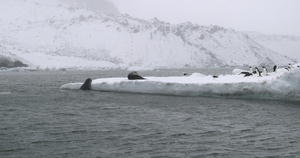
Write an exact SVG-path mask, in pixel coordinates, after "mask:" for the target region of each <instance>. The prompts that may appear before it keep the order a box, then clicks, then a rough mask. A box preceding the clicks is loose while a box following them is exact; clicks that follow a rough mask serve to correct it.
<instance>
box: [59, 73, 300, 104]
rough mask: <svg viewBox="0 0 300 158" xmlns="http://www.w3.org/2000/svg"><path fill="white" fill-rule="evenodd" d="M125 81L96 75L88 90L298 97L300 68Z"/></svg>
mask: <svg viewBox="0 0 300 158" xmlns="http://www.w3.org/2000/svg"><path fill="white" fill-rule="evenodd" d="M145 78H146V80H128V79H127V78H125V77H119V78H100V79H95V80H93V81H92V90H98V91H112V92H131V93H146V94H164V95H179V96H215V95H217V96H223V95H225V96H227V95H232V96H248V97H258V98H264V97H265V98H266V97H267V98H271V99H273V98H274V99H275V98H280V99H282V98H287V97H288V98H295V99H296V100H297V98H299V96H300V69H297V68H296V69H294V70H292V71H287V70H285V69H278V71H277V72H276V73H275V72H272V73H269V74H268V75H267V76H264V75H263V76H262V77H258V75H256V74H254V75H253V76H249V77H244V75H239V74H234V75H231V74H227V75H219V76H218V78H213V76H211V75H208V76H207V75H203V74H200V73H194V74H192V75H190V76H173V77H145ZM82 84H83V83H82V82H80V83H68V84H65V85H63V86H61V89H79V88H80V86H81V85H82Z"/></svg>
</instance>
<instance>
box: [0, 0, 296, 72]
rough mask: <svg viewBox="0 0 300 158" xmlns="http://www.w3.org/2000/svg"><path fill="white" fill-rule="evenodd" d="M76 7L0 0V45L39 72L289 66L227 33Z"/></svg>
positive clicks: (283, 59)
mask: <svg viewBox="0 0 300 158" xmlns="http://www.w3.org/2000/svg"><path fill="white" fill-rule="evenodd" d="M66 2H68V3H66ZM75 2H76V0H69V1H66V0H65V1H62V0H51V1H46V0H30V1H20V0H1V1H0V3H1V5H0V45H1V46H2V47H3V48H5V49H7V50H8V51H9V52H10V53H11V54H14V55H15V56H18V58H19V59H20V60H21V61H22V62H24V63H26V64H29V65H31V66H37V67H40V68H53V67H56V68H81V69H82V68H128V67H145V68H162V67H164V68H170V67H172V68H174V67H204V66H227V65H230V66H234V65H273V64H278V65H286V64H287V63H290V62H292V63H293V62H294V61H292V60H291V59H290V58H288V57H285V56H282V55H280V54H278V53H276V52H274V51H272V50H270V49H268V48H266V47H263V46H261V45H260V44H258V43H256V42H255V41H253V40H251V39H250V38H249V37H248V36H247V35H246V34H243V33H239V32H235V31H234V30H231V29H225V28H222V27H219V26H199V25H197V24H191V23H183V24H180V25H173V24H169V23H166V22H162V21H159V20H158V19H153V20H151V21H145V20H141V19H136V18H133V17H130V16H128V15H118V14H104V13H99V10H98V11H95V10H94V9H91V8H90V7H88V6H89V5H87V4H85V5H82V4H80V3H75ZM87 2H89V1H87ZM90 2H91V3H92V2H93V1H92V0H91V1H90ZM103 2H105V4H110V3H106V2H107V1H103ZM74 4H76V6H77V7H74ZM110 5H113V4H110ZM111 8H114V6H112V7H111ZM100 10H101V9H100ZM1 53H2V52H0V54H1Z"/></svg>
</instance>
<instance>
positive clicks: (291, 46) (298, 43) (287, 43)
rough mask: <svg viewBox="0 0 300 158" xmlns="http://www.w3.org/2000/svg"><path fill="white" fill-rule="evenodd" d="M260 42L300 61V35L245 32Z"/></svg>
mask: <svg viewBox="0 0 300 158" xmlns="http://www.w3.org/2000/svg"><path fill="white" fill-rule="evenodd" d="M245 33H246V34H248V35H249V37H251V38H252V39H254V40H255V41H256V42H258V43H259V44H261V45H263V46H265V47H268V48H270V49H272V50H274V51H276V52H279V53H281V54H286V55H288V56H289V57H292V58H293V59H297V60H298V62H300V37H299V36H290V35H266V34H262V33H258V32H245Z"/></svg>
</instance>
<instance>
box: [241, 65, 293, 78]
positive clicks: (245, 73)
mask: <svg viewBox="0 0 300 158" xmlns="http://www.w3.org/2000/svg"><path fill="white" fill-rule="evenodd" d="M298 67H299V66H298ZM277 69H278V67H277V65H275V66H274V67H273V72H276V71H277ZM285 69H286V70H288V71H291V70H292V69H294V67H293V65H291V64H289V65H288V67H286V68H285ZM261 73H263V74H264V75H265V76H268V70H267V68H266V67H265V66H263V71H260V70H259V69H258V68H257V67H255V70H254V71H253V69H252V67H251V66H250V67H249V71H248V72H241V74H244V75H245V76H244V77H248V76H253V74H258V76H259V77H262V75H261Z"/></svg>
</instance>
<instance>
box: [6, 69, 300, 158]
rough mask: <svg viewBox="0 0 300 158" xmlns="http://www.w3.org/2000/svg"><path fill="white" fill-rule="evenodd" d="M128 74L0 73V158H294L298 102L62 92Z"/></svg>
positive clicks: (299, 145)
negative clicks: (76, 84) (67, 85)
mask: <svg viewBox="0 0 300 158" xmlns="http://www.w3.org/2000/svg"><path fill="white" fill-rule="evenodd" d="M182 71H183V70H172V71H171V70H160V71H148V72H141V73H140V74H143V75H144V76H147V75H152V76H153V75H156V76H168V75H181V74H182ZM185 71H187V72H189V71H190V72H192V71H194V70H185ZM222 71H225V70H222ZM228 71H229V70H228ZM212 72H213V73H216V74H218V73H219V70H214V71H211V70H210V71H207V72H204V73H212ZM127 74H128V71H122V70H114V71H65V72H63V71H52V72H0V157H1V158H10V157H30V158H32V157H46V158H52V157H109V158H113V157H136V158H141V157H295V158H296V157H300V103H299V102H296V101H288V100H264V99H260V100H257V99H253V98H252V99H242V98H232V97H228V96H226V97H225V96H220V97H180V96H167V95H150V94H133V93H115V92H99V91H79V90H61V89H60V86H61V85H63V84H65V83H70V82H83V81H84V80H85V79H86V78H88V77H91V78H93V79H95V78H100V77H122V76H127Z"/></svg>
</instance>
